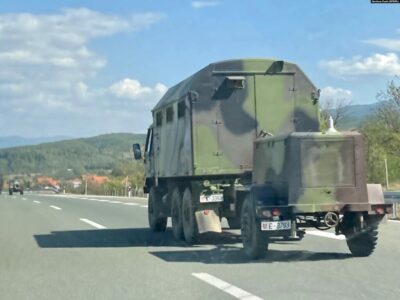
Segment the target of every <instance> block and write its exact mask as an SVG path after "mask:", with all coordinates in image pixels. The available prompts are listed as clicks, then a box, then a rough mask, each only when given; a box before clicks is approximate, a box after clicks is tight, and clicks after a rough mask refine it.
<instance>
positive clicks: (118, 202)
mask: <svg viewBox="0 0 400 300" xmlns="http://www.w3.org/2000/svg"><path fill="white" fill-rule="evenodd" d="M108 202H110V203H122V202H121V201H108Z"/></svg>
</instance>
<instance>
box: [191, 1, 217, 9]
mask: <svg viewBox="0 0 400 300" xmlns="http://www.w3.org/2000/svg"><path fill="white" fill-rule="evenodd" d="M217 5H219V2H217V1H192V7H193V8H195V9H199V8H205V7H213V6H217Z"/></svg>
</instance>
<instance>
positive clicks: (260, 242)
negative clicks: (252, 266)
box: [241, 196, 268, 259]
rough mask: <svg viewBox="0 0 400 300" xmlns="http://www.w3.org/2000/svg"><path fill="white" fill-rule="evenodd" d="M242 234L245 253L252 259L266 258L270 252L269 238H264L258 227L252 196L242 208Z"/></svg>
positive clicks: (248, 197)
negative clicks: (268, 251)
mask: <svg viewBox="0 0 400 300" xmlns="http://www.w3.org/2000/svg"><path fill="white" fill-rule="evenodd" d="M241 232H242V242H243V248H244V252H245V253H246V255H247V256H248V257H250V258H251V259H259V258H263V257H265V255H266V254H267V250H268V237H266V236H263V234H262V232H261V228H259V227H258V226H257V222H256V218H255V214H254V209H253V205H252V201H251V198H250V196H247V197H246V199H245V201H244V203H243V207H242V214H241Z"/></svg>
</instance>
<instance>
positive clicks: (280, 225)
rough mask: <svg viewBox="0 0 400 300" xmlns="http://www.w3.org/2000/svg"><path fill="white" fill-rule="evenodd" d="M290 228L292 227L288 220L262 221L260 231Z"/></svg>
mask: <svg viewBox="0 0 400 300" xmlns="http://www.w3.org/2000/svg"><path fill="white" fill-rule="evenodd" d="M291 227H292V222H291V221H290V220H288V221H273V222H267V221H262V222H261V230H262V231H273V230H289V229H290V228H291Z"/></svg>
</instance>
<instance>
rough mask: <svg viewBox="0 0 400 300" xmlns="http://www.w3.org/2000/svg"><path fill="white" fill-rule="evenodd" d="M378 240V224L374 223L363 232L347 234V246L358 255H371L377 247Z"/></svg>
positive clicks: (354, 254)
mask: <svg viewBox="0 0 400 300" xmlns="http://www.w3.org/2000/svg"><path fill="white" fill-rule="evenodd" d="M377 240H378V226H377V225H374V226H371V227H369V228H367V229H364V230H363V231H361V232H355V231H353V233H351V234H347V235H346V242H347V246H348V247H349V249H350V252H351V254H353V256H356V257H366V256H370V255H371V254H372V253H373V252H374V250H375V247H376V241H377Z"/></svg>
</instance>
